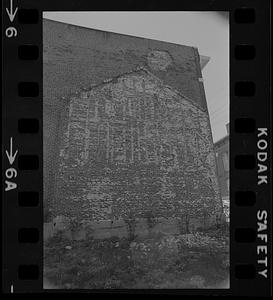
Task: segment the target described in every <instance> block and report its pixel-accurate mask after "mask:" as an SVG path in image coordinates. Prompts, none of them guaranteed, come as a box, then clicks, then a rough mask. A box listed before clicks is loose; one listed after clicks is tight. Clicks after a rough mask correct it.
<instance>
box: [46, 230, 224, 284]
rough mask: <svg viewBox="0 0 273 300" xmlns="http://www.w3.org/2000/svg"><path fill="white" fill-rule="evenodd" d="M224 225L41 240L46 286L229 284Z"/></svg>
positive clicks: (57, 237)
mask: <svg viewBox="0 0 273 300" xmlns="http://www.w3.org/2000/svg"><path fill="white" fill-rule="evenodd" d="M228 235H229V234H228V231H226V230H225V231H223V230H219V229H218V230H210V231H207V232H197V233H194V234H193V233H190V234H184V235H177V236H164V235H156V236H155V235H154V236H150V237H146V238H136V239H134V240H131V241H129V240H128V239H125V238H124V239H119V238H114V237H113V238H111V239H105V240H95V239H92V238H91V239H88V240H85V241H70V240H67V239H64V238H62V236H61V235H59V236H56V237H54V238H52V239H51V240H48V241H47V242H46V243H45V245H44V288H46V289H56V288H62V289H183V288H188V289H189V288H214V289H215V288H228V287H229V238H228Z"/></svg>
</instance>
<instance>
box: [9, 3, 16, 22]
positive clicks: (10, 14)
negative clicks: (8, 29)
mask: <svg viewBox="0 0 273 300" xmlns="http://www.w3.org/2000/svg"><path fill="white" fill-rule="evenodd" d="M17 10H18V7H16V8H15V11H13V0H10V10H9V9H8V8H6V11H7V14H8V16H9V19H10V21H11V22H13V20H14V18H15V15H16V13H17Z"/></svg>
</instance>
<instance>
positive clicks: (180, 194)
mask: <svg viewBox="0 0 273 300" xmlns="http://www.w3.org/2000/svg"><path fill="white" fill-rule="evenodd" d="M64 123H65V124H66V125H65V130H64V134H63V138H62V143H61V150H60V158H59V160H60V163H59V165H60V167H59V174H58V180H57V181H58V187H57V193H56V195H57V199H56V201H54V212H55V214H56V215H58V214H63V215H67V216H74V217H80V219H87V220H97V221H99V220H109V219H112V220H113V219H114V220H116V219H121V218H122V219H123V218H124V219H126V218H130V217H131V216H134V217H137V218H143V217H145V216H147V215H149V214H152V215H155V216H156V217H175V216H186V215H188V216H191V217H196V216H197V215H199V216H200V217H202V218H203V217H204V216H212V215H214V214H215V213H216V212H219V211H220V210H221V207H220V201H219V191H218V183H217V179H216V172H215V160H214V153H213V148H212V143H211V136H210V126H209V120H208V117H207V113H206V112H204V111H203V110H201V109H200V108H198V107H197V106H196V105H195V104H193V103H192V102H191V100H189V99H187V98H186V97H185V96H183V95H181V94H180V93H179V92H178V91H176V90H175V89H173V88H171V87H169V86H167V85H165V84H164V83H163V81H162V80H160V79H159V78H157V77H156V76H154V75H153V74H151V73H150V72H149V71H148V70H146V69H144V68H140V69H138V70H136V71H132V72H129V73H126V74H123V75H121V76H118V77H116V78H114V79H111V80H109V81H108V82H105V83H102V84H100V85H96V86H94V87H92V88H91V89H90V90H87V91H82V92H80V93H79V94H76V95H74V96H72V97H71V100H70V105H69V113H68V114H67V119H66V122H64Z"/></svg>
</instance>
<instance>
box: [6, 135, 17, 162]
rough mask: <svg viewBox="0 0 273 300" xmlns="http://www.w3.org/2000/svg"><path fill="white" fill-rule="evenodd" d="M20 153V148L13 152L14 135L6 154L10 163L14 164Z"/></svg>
mask: <svg viewBox="0 0 273 300" xmlns="http://www.w3.org/2000/svg"><path fill="white" fill-rule="evenodd" d="M17 153H18V150H16V151H15V153H14V154H13V153H12V137H11V138H10V150H9V152H8V151H7V150H6V155H7V157H8V160H9V163H10V164H11V165H12V164H13V162H14V161H15V157H16V155H17Z"/></svg>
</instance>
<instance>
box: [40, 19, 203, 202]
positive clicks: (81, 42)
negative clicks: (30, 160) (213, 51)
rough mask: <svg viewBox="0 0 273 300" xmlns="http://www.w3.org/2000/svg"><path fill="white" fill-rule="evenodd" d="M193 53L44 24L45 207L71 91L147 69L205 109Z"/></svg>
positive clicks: (146, 41) (49, 198) (179, 47)
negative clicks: (141, 67)
mask: <svg viewBox="0 0 273 300" xmlns="http://www.w3.org/2000/svg"><path fill="white" fill-rule="evenodd" d="M198 63H199V56H198V52H197V50H196V49H195V48H193V47H188V46H182V45H176V44H172V43H166V42H161V41H156V40H150V39H144V38H137V37H133V36H127V35H121V34H116V33H111V32H104V31H99V30H92V29H89V28H83V27H79V26H74V25H68V24H64V23H59V22H55V21H50V20H45V19H44V20H43V105H44V113H43V117H44V121H43V122H44V126H43V132H44V206H45V207H47V206H49V207H50V206H51V204H50V203H51V202H52V201H53V198H54V189H55V182H56V179H57V178H56V177H57V173H56V167H57V165H58V162H57V157H58V152H59V142H58V141H59V137H58V132H61V133H60V134H61V135H62V131H60V130H59V129H60V126H61V125H62V116H63V114H64V111H65V110H66V109H67V101H66V99H64V98H70V95H71V93H75V92H77V91H79V89H81V88H82V87H85V88H86V87H90V85H93V84H100V83H101V82H102V81H103V80H104V79H106V78H113V77H115V76H119V75H122V74H124V73H126V72H130V71H132V70H134V69H135V68H136V67H138V66H143V67H146V68H147V69H148V70H149V71H150V72H151V73H153V74H154V75H156V76H157V77H158V78H160V79H161V80H163V81H164V83H165V84H167V85H169V86H171V87H173V88H175V89H177V90H178V91H180V92H181V93H183V94H184V95H185V96H187V97H189V98H191V99H192V101H194V102H195V103H197V104H198V105H199V106H200V107H202V108H204V109H206V100H205V97H204V93H203V86H202V83H200V82H199V81H198V78H199V77H201V74H200V66H199V64H198Z"/></svg>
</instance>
